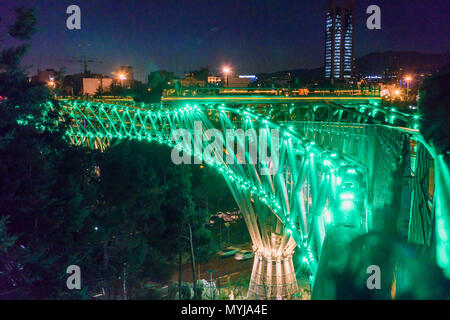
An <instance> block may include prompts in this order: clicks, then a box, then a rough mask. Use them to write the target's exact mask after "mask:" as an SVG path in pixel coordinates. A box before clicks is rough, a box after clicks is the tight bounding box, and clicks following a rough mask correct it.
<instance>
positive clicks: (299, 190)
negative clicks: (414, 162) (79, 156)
mask: <svg viewBox="0 0 450 320" xmlns="http://www.w3.org/2000/svg"><path fill="white" fill-rule="evenodd" d="M63 105H64V108H63V110H64V111H65V112H66V113H67V114H68V115H69V116H70V118H72V119H73V125H72V126H71V130H70V132H69V136H70V137H71V139H72V142H73V143H76V144H80V143H86V144H91V145H94V146H97V147H99V148H104V147H105V146H106V145H107V143H108V142H109V141H111V140H112V139H136V140H146V141H156V142H158V143H163V144H166V145H168V146H170V147H173V148H176V149H178V151H182V152H186V153H188V154H190V155H192V156H194V157H195V158H196V159H197V160H198V159H201V157H202V154H201V153H199V152H198V150H209V149H208V146H209V143H208V140H209V137H208V136H207V135H208V134H209V131H208V130H209V129H217V131H216V132H219V133H220V136H218V137H216V139H223V140H225V133H226V132H227V129H233V130H236V129H241V130H242V135H240V136H239V131H237V132H238V135H237V136H236V137H235V140H234V141H232V142H231V143H229V141H227V144H226V145H225V146H224V150H223V152H224V154H226V155H227V159H223V158H221V157H218V156H217V155H218V153H219V152H220V151H222V150H210V152H207V153H209V155H211V156H208V155H206V156H205V154H204V155H203V156H204V157H203V158H204V159H203V161H204V162H206V163H207V164H208V165H210V166H211V167H213V168H215V169H216V170H217V171H218V172H220V173H221V174H222V175H223V176H224V178H225V180H226V182H227V184H228V185H229V187H230V190H231V191H232V194H233V196H234V198H235V200H236V203H237V204H238V206H239V208H240V210H241V212H242V214H243V217H244V219H245V222H246V224H247V226H248V229H249V232H250V235H251V238H252V241H253V244H254V251H255V254H256V255H255V260H254V266H253V272H252V278H251V282H250V288H249V296H250V297H255V298H260V297H266V298H277V297H289V296H292V295H293V294H295V293H296V292H297V284H296V277H295V270H294V267H293V262H292V254H293V252H294V249H295V248H296V247H299V248H300V250H301V251H302V252H303V262H304V263H306V264H307V265H308V267H309V269H310V271H311V273H312V274H313V275H314V274H315V272H316V270H317V262H318V259H319V257H320V252H321V247H322V243H323V240H324V237H325V233H326V229H327V228H328V226H329V225H330V222H331V221H335V222H338V221H340V220H346V221H347V220H349V217H340V216H339V215H338V214H336V215H334V214H333V212H336V213H337V212H338V210H335V209H334V208H339V207H340V206H344V207H345V206H349V205H350V206H352V208H349V210H348V212H349V214H350V213H352V215H356V216H357V217H356V219H355V217H352V219H353V220H354V221H353V222H352V223H354V224H355V226H356V227H357V228H361V229H363V230H365V229H366V228H367V225H366V221H365V217H366V215H365V202H366V199H365V197H366V194H365V192H364V186H365V185H366V184H367V182H366V181H364V179H365V178H364V177H365V174H364V168H362V167H361V166H360V164H359V163H357V162H355V161H353V160H351V159H348V158H346V157H345V156H341V155H339V154H337V153H332V152H329V151H328V150H327V149H325V148H322V147H320V146H319V145H317V144H316V143H315V142H314V141H310V140H308V139H305V138H301V137H300V136H299V134H298V133H297V132H296V130H295V129H294V128H293V127H290V126H280V125H278V124H277V123H275V122H272V121H270V120H268V119H267V118H266V117H262V116H259V115H258V114H256V113H253V112H251V111H249V110H246V109H235V108H229V107H226V106H224V105H202V106H200V107H199V106H196V105H194V106H184V107H182V108H175V109H172V110H163V109H162V108H161V106H146V108H142V107H138V106H133V107H131V106H118V105H111V104H103V103H96V102H84V101H66V102H64V103H63ZM196 124H197V125H196ZM178 129H187V131H188V132H189V135H190V136H189V137H183V139H182V141H181V142H177V141H173V139H171V138H172V137H173V136H177V130H178ZM252 130H254V131H252ZM196 131H197V132H198V131H200V133H201V134H202V135H204V136H205V137H206V139H202V141H198V140H199V139H198V138H196V136H195V132H196ZM252 132H258V134H253V135H252V134H251V133H252ZM245 133H247V136H245ZM276 133H279V137H278V138H279V139H278V150H279V152H278V153H277V152H273V154H272V155H271V159H268V160H269V161H267V164H264V163H265V162H261V161H254V159H251V153H250V152H244V153H242V154H239V152H238V151H239V150H246V145H247V146H250V147H251V146H254V147H255V149H257V150H259V149H260V148H259V145H260V144H261V143H263V140H265V141H266V143H267V147H269V148H272V150H275V149H274V148H275V147H276V146H274V145H273V143H274V140H273V139H272V138H273V137H272V136H273V135H274V134H276ZM216 135H217V133H216ZM177 137H180V135H178V136H177ZM246 138H247V140H248V142H247V143H246V141H245V140H246ZM187 140H189V143H186V141H187ZM191 141H193V142H194V143H193V147H192V145H191ZM235 143H236V149H235ZM210 149H211V148H210ZM235 150H236V151H235ZM277 154H278V156H277ZM242 155H243V157H242ZM261 156H262V154H261V152H260V151H258V157H261ZM275 163H278V166H277V167H278V170H275V171H273V172H272V173H271V174H261V172H262V170H272V169H273V168H270V167H271V166H272V167H273V166H274V164H275ZM349 176H350V179H352V178H351V176H355V177H357V180H358V183H360V187H361V188H360V190H359V191H360V193H359V194H357V195H356V196H355V195H354V194H353V193H349V192H347V193H346V192H345V190H341V189H342V187H341V183H342V181H343V180H344V181H345V179H348V178H349ZM342 185H343V184H342ZM339 195H340V196H339ZM346 197H350V198H351V200H352V201H353V200H355V199H354V197H357V202H358V206H357V208H355V207H353V202H352V203H348V200H349V199H350V198H349V199H347V198H346ZM355 201H356V200H355ZM344 211H345V210H344ZM353 211H357V212H358V214H355V213H354V212H353ZM350 220H351V219H350Z"/></svg>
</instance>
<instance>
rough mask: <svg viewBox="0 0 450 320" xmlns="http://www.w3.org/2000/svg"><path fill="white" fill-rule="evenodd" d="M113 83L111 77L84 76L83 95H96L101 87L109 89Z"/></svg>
mask: <svg viewBox="0 0 450 320" xmlns="http://www.w3.org/2000/svg"><path fill="white" fill-rule="evenodd" d="M112 83H113V79H111V78H83V91H82V92H83V95H89V96H92V95H95V94H96V93H97V92H98V91H99V89H101V90H103V91H109V89H110V87H111V84H112Z"/></svg>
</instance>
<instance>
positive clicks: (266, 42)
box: [0, 0, 450, 80]
mask: <svg viewBox="0 0 450 320" xmlns="http://www.w3.org/2000/svg"><path fill="white" fill-rule="evenodd" d="M325 2H326V1H325V0H291V1H280V0H278V1H267V0H266V1H260V0H214V1H210V0H202V1H196V0H189V1H184V0H178V1H172V0H145V1H144V0H126V1H125V0H123V1H119V0H82V1H80V0H70V1H66V0H53V1H50V0H35V1H30V0H28V1H17V0H14V1H13V0H0V16H1V17H2V18H3V20H2V25H1V26H0V32H1V37H3V38H5V36H4V34H5V31H6V27H5V24H9V23H11V22H12V21H13V18H14V16H13V10H12V9H13V7H14V6H16V5H25V6H34V7H36V9H37V14H38V29H39V31H38V33H37V34H36V35H35V36H34V37H33V40H32V43H31V48H30V51H29V53H28V55H27V57H26V58H25V60H24V65H28V66H30V65H31V66H32V67H31V68H30V73H33V74H34V73H35V72H36V68H38V67H39V68H41V69H44V68H58V67H60V66H61V65H65V66H66V67H67V71H68V73H74V72H80V71H81V70H82V67H81V65H80V64H77V63H67V62H62V61H61V59H79V58H80V56H82V55H85V56H87V57H88V58H90V59H94V60H102V61H103V62H104V63H103V64H101V65H99V64H92V65H91V66H90V69H91V70H92V71H94V72H103V73H104V74H110V73H111V71H114V70H115V69H116V68H117V67H118V66H120V65H131V66H133V67H134V69H135V77H136V78H138V79H140V80H143V79H144V78H145V77H146V76H147V75H148V73H149V72H151V71H154V70H156V69H165V70H171V71H175V70H177V71H178V74H181V73H182V72H184V71H187V70H193V69H197V68H199V67H201V66H209V67H210V69H211V70H212V72H213V73H214V72H215V71H216V70H217V69H218V68H220V67H221V66H222V65H224V64H229V65H230V66H232V68H233V70H235V71H236V72H238V73H240V74H243V73H257V72H272V71H279V70H286V69H295V68H314V67H320V66H322V65H323V54H324V53H323V50H324V32H325V26H324V24H325V22H324V21H325ZM356 3H357V4H356V13H355V56H356V57H358V56H362V55H364V54H367V53H370V52H373V51H386V50H407V51H421V52H426V53H432V52H433V53H436V52H448V51H450V42H449V38H450V27H449V23H448V22H449V21H450V16H449V12H450V10H449V9H450V1H449V0H356ZM71 4H77V5H79V6H80V8H81V13H82V18H81V24H82V29H81V30H72V31H71V30H68V29H67V28H66V19H67V17H68V15H67V14H66V8H67V7H68V6H69V5H71ZM371 4H377V5H379V6H380V7H381V13H382V29H381V30H376V31H373V30H368V29H367V28H366V19H367V15H366V13H365V11H366V8H367V7H368V6H369V5H371Z"/></svg>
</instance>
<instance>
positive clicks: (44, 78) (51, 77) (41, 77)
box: [31, 69, 57, 83]
mask: <svg viewBox="0 0 450 320" xmlns="http://www.w3.org/2000/svg"><path fill="white" fill-rule="evenodd" d="M56 74H57V71H56V70H54V69H45V70H39V69H38V70H37V74H36V75H35V76H33V77H32V78H31V81H32V82H35V83H36V82H40V83H48V82H51V81H55V79H56Z"/></svg>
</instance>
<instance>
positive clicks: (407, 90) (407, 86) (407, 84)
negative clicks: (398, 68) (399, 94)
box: [405, 76, 411, 101]
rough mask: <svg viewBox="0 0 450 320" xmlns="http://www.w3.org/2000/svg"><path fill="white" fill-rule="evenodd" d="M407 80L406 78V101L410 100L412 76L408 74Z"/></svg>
mask: <svg viewBox="0 0 450 320" xmlns="http://www.w3.org/2000/svg"><path fill="white" fill-rule="evenodd" d="M405 80H406V101H408V93H409V82H410V81H411V77H410V76H406V78H405Z"/></svg>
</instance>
